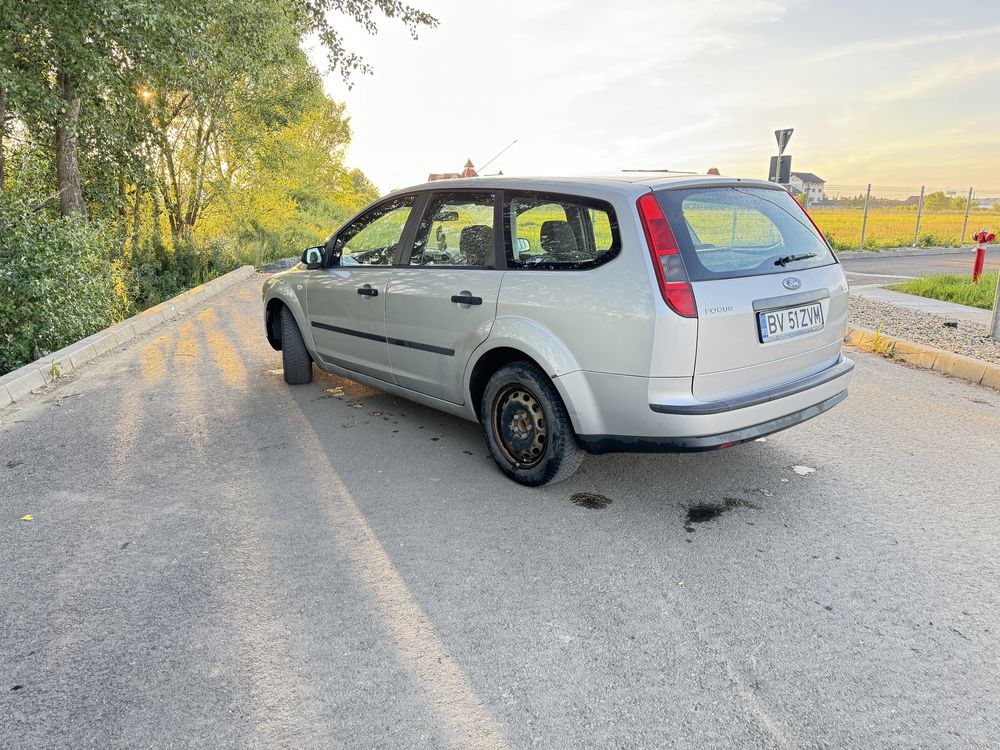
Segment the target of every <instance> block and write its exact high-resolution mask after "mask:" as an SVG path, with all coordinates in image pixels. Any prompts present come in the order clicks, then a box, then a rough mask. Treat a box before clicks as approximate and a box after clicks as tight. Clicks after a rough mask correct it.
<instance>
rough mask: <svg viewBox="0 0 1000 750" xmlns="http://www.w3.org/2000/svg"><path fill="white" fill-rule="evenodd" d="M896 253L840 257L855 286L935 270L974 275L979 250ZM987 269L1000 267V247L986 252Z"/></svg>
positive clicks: (847, 254) (930, 272)
mask: <svg viewBox="0 0 1000 750" xmlns="http://www.w3.org/2000/svg"><path fill="white" fill-rule="evenodd" d="M927 252H928V253H929V254H928V255H904V256H893V255H892V254H890V253H885V254H880V253H841V254H840V256H839V257H840V261H841V263H842V264H843V266H844V270H845V271H846V272H847V280H848V281H849V282H850V284H851V287H852V288H857V287H859V286H867V285H871V284H898V283H900V282H902V281H906V280H907V279H913V278H916V277H918V276H926V275H927V274H932V273H954V274H959V275H965V274H968V275H969V277H970V278H971V277H972V264H973V261H974V260H975V253H973V252H972V250H971V249H970V250H968V251H967V252H962V253H952V254H948V255H936V254H934V251H933V250H928V251H927ZM985 267H986V268H987V269H990V270H993V271H996V270H998V269H1000V250H998V249H997V248H996V247H991V248H990V249H989V250H988V251H987V253H986V266H985Z"/></svg>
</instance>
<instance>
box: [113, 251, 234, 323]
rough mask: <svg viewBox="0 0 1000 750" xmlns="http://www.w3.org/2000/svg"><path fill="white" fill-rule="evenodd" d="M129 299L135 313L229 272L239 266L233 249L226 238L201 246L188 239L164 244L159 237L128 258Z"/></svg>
mask: <svg viewBox="0 0 1000 750" xmlns="http://www.w3.org/2000/svg"><path fill="white" fill-rule="evenodd" d="M127 264H128V273H129V292H130V293H129V298H130V300H131V307H132V309H133V310H134V311H135V312H138V311H140V310H145V309H146V308H147V307H152V306H153V305H158V304H159V303H161V302H163V301H165V300H168V299H170V298H171V297H173V296H175V295H177V294H180V293H181V292H183V291H184V290H185V289H190V288H191V287H193V286H197V285H198V284H204V283H205V282H206V281H210V280H211V279H214V278H215V277H216V276H221V275H222V274H224V273H228V272H229V271H232V270H233V269H234V268H236V267H237V266H238V265H239V257H238V255H237V252H236V250H235V248H234V247H233V246H232V244H231V243H230V242H228V241H227V240H225V239H221V238H220V239H215V240H210V241H209V242H207V243H206V244H205V245H204V246H199V245H197V244H195V243H193V242H190V241H184V242H178V243H177V245H176V246H174V247H173V248H168V247H166V246H165V245H164V244H163V242H162V241H161V240H160V239H159V238H158V237H153V239H152V240H150V242H149V243H147V244H146V245H145V246H144V247H142V248H141V249H139V250H136V251H134V252H133V253H132V254H131V255H130V257H129V258H128V259H127Z"/></svg>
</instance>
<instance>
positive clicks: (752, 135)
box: [310, 0, 1000, 192]
mask: <svg viewBox="0 0 1000 750" xmlns="http://www.w3.org/2000/svg"><path fill="white" fill-rule="evenodd" d="M410 2H411V3H412V4H414V5H416V6H417V7H419V8H421V9H422V10H425V11H427V12H429V13H431V14H432V15H434V16H435V17H436V18H437V19H438V21H439V25H438V26H437V28H433V29H426V28H425V29H422V30H421V31H420V33H419V39H418V40H413V39H412V38H411V37H410V34H409V33H408V31H407V30H406V29H405V28H404V27H403V26H402V25H401V24H399V23H397V22H394V21H390V20H385V19H383V20H382V22H381V23H380V27H379V31H378V33H377V34H376V35H375V36H369V35H368V34H366V32H365V31H364V30H363V29H361V28H360V27H357V26H351V25H350V24H349V23H348V22H345V23H344V24H343V25H342V29H343V35H344V38H345V40H346V43H347V46H348V48H349V49H351V50H352V51H354V52H357V53H359V54H361V55H362V56H363V57H364V59H365V61H366V62H367V63H368V64H369V65H371V67H372V68H373V73H372V74H371V75H367V76H366V75H356V76H354V77H353V78H352V86H351V87H350V88H349V87H348V86H347V85H345V84H344V82H343V81H342V80H341V79H340V77H339V75H337V74H333V75H327V76H326V77H325V82H326V89H327V92H328V93H329V94H330V95H331V96H332V97H333V98H335V99H338V100H340V101H344V102H345V103H346V104H347V111H348V114H349V116H350V118H351V126H352V131H353V140H352V143H351V146H350V148H349V150H348V162H349V163H350V165H351V166H356V167H359V168H360V169H361V170H362V171H364V172H365V173H366V174H367V175H368V176H369V177H370V178H371V179H372V180H373V181H374V182H375V184H376V185H378V186H379V188H380V189H382V190H383V191H388V190H391V189H395V188H399V187H405V186H408V185H412V184H416V183H419V182H423V181H424V180H426V179H427V175H428V173H430V172H446V171H459V170H461V168H462V166H463V164H464V163H465V161H466V159H472V161H473V163H474V164H475V165H476V166H477V167H481V166H483V165H484V163H485V162H487V161H488V160H489V159H491V158H492V157H493V156H494V155H495V154H496V153H497V152H499V151H500V150H501V149H503V148H504V147H505V146H507V145H508V144H510V143H511V142H512V141H514V140H515V139H516V140H517V143H516V144H515V145H514V146H512V147H511V148H510V149H509V150H508V151H506V152H505V153H504V154H503V155H502V156H500V157H499V158H498V159H497V160H496V161H494V162H493V163H492V164H489V165H488V166H486V168H485V170H484V172H485V173H494V172H495V171H496V170H498V169H502V170H503V172H504V174H509V175H559V174H586V173H595V172H616V171H619V170H622V169H658V168H666V169H672V170H682V171H693V172H705V171H706V170H707V169H708V168H709V167H718V168H719V170H720V171H721V172H722V174H725V175H733V176H740V177H766V176H767V165H768V159H769V157H770V156H771V155H772V154H774V153H776V152H777V150H776V149H777V147H776V144H775V141H774V133H773V131H774V130H775V129H777V128H794V129H795V132H794V134H793V135H792V138H791V141H790V143H789V146H788V148H787V149H786V152H785V153H786V154H791V155H792V169H793V170H794V171H808V172H813V173H815V174H818V175H819V176H820V177H822V178H823V179H825V180H826V181H827V182H829V183H836V184H847V185H864V184H866V183H869V182H871V183H873V184H875V185H881V186H900V187H909V186H914V187H916V188H918V189H919V186H920V185H926V186H927V189H928V191H930V190H932V189H934V188H956V189H959V188H967V187H968V186H976V187H977V188H992V189H993V190H994V191H995V192H1000V96H998V92H1000V0H948V2H944V0H939V1H937V2H926V0H906V1H904V0H866V1H865V2H857V1H856V0H834V1H833V2H830V1H827V0H682V1H677V0H653V1H652V2H646V1H645V0H632V1H630V2H607V0H598V1H596V2H595V1H592V0H577V1H576V2H570V1H569V0H534V1H531V0H503V1H502V2H500V1H497V2H481V1H480V0H464V2H463V1H461V0H410ZM310 56H311V57H312V59H313V61H314V62H315V63H316V65H317V67H319V68H320V69H321V70H322V69H324V67H325V60H324V57H323V53H322V51H321V50H319V49H317V48H316V47H315V46H312V47H311V48H310Z"/></svg>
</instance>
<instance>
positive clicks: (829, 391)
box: [554, 353, 854, 453]
mask: <svg viewBox="0 0 1000 750" xmlns="http://www.w3.org/2000/svg"><path fill="white" fill-rule="evenodd" d="M853 370H854V362H852V361H851V360H850V359H847V358H846V357H843V356H842V355H840V354H839V353H838V354H837V355H836V357H835V359H834V360H833V361H832V362H831V363H830V365H829V366H827V367H825V368H823V369H822V370H821V371H819V372H818V373H812V374H810V375H808V376H806V377H803V378H799V379H797V380H794V381H791V382H788V383H782V384H780V385H777V386H769V387H768V388H765V389H761V390H759V391H755V392H752V393H749V394H744V395H741V396H739V397H734V398H730V399H726V400H723V401H712V402H705V401H697V400H695V399H693V398H692V397H691V379H690V378H637V377H627V376H618V375H608V374H602V373H584V372H578V373H572V374H570V375H567V376H563V377H561V378H557V379H556V380H555V381H554V382H555V383H556V385H557V387H559V388H560V392H561V393H562V395H563V400H564V402H565V403H566V405H567V407H569V410H570V416H571V418H572V420H573V426H574V428H575V429H576V434H577V438H578V440H579V442H580V444H581V445H582V446H583V447H584V448H585V449H586V450H587V451H589V452H591V453H609V452H618V451H625V452H678V451H704V450H712V449H714V448H720V447H723V446H726V445H730V444H733V443H740V442H745V441H747V440H753V439H755V438H758V437H761V436H762V435H767V434H769V433H772V432H777V431H778V430H783V429H785V428H787V427H792V426H793V425H796V424H799V423H801V422H804V421H806V420H807V419H811V418H813V417H815V416H817V415H818V414H822V413H823V412H824V411H827V410H828V409H830V408H832V407H834V406H836V405H837V404H838V403H840V402H841V401H843V399H844V398H845V397H846V396H847V387H848V385H849V384H850V381H851V377H852V375H853Z"/></svg>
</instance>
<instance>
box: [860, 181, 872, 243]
mask: <svg viewBox="0 0 1000 750" xmlns="http://www.w3.org/2000/svg"><path fill="white" fill-rule="evenodd" d="M871 202H872V184H871V183H870V182H869V183H868V189H867V190H866V191H865V215H864V216H863V217H862V219H861V249H862V250H864V249H865V231H866V230H867V229H868V206H869V205H871Z"/></svg>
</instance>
